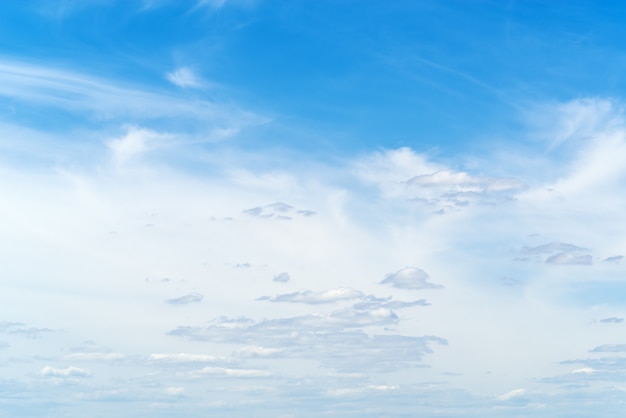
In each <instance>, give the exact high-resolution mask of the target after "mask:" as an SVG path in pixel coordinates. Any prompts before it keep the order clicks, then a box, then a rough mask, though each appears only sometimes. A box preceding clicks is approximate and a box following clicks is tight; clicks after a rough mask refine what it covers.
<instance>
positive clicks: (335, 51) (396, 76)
mask: <svg viewBox="0 0 626 418" xmlns="http://www.w3.org/2000/svg"><path fill="white" fill-rule="evenodd" d="M3 9H4V10H3V13H2V15H1V16H0V48H1V50H2V53H3V54H4V55H11V56H13V57H17V58H19V59H23V60H25V61H36V62H45V63H46V64H51V65H56V66H59V67H66V68H69V67H71V68H75V69H76V68H79V69H81V71H84V72H87V73H89V74H92V75H97V76H100V77H108V78H116V79H119V80H120V82H123V83H137V84H143V85H145V84H148V85H149V86H150V87H154V88H157V89H168V88H169V87H168V85H167V81H166V80H164V79H163V77H162V74H163V72H165V71H168V70H170V69H171V68H174V67H177V66H189V67H190V68H193V69H194V70H195V71H196V72H197V73H199V74H202V76H203V77H205V78H206V79H208V80H210V81H211V82H212V83H214V87H213V88H211V89H208V90H205V91H203V92H200V93H195V94H196V95H205V96H206V97H228V99H229V100H234V101H236V102H237V103H238V104H240V105H243V106H246V107H248V108H251V109H252V110H254V111H256V112H259V113H262V114H266V115H269V116H270V117H271V118H272V119H277V120H276V122H277V124H276V126H275V129H276V130H275V131H274V132H273V133H272V134H271V135H269V136H268V138H265V139H264V141H262V143H264V145H267V144H268V143H273V142H277V144H274V145H278V146H281V147H296V148H303V149H308V150H309V151H316V150H317V151H319V150H324V149H328V150H333V151H334V152H346V151H349V150H352V149H354V148H359V149H363V150H366V149H370V148H375V147H377V146H391V147H397V146H403V145H407V146H415V147H418V148H425V149H429V148H433V147H436V148H437V149H438V150H440V151H443V152H444V153H445V152H454V150H455V149H457V150H458V147H461V148H463V147H465V146H466V145H467V142H472V140H473V139H476V138H477V137H479V136H480V135H484V134H485V133H491V135H496V136H497V135H509V134H510V135H514V133H512V132H514V130H515V128H516V127H518V126H519V125H518V124H519V123H520V121H519V111H520V109H524V107H526V106H528V103H529V102H533V101H541V100H571V99H575V98H577V97H580V96H581V95H582V96H615V95H620V93H621V92H622V91H623V89H624V83H625V81H624V77H623V76H622V71H621V69H622V68H623V65H622V63H623V60H624V57H623V55H624V54H623V53H622V52H621V45H622V44H623V42H624V33H623V32H624V31H623V29H622V27H621V25H620V22H622V21H623V18H624V10H623V8H621V7H620V6H619V5H618V4H617V3H615V2H602V3H600V4H594V3H591V2H586V1H573V2H568V3H567V4H566V3H564V2H543V1H524V2H515V1H446V2H432V1H399V2H386V3H381V2H375V1H340V2H336V1H318V2H306V1H293V2H284V1H263V2H247V3H246V2H242V3H241V4H238V3H237V2H234V3H226V4H225V5H224V6H223V7H220V8H215V7H210V6H209V7H206V6H194V4H193V2H165V1H162V2H154V3H141V2H111V1H100V2H90V3H85V2H78V1H77V2H32V1H31V2H11V3H9V4H7V5H4V6H3ZM294 125H297V126H299V127H302V126H306V127H307V129H309V130H311V131H314V132H316V133H317V135H316V136H317V138H315V139H311V135H310V132H309V133H308V134H307V133H306V132H300V133H298V132H294V131H293V129H294ZM390 127H393V129H390ZM320 133H323V134H321V135H320ZM242 141H243V144H242V145H244V146H250V147H254V146H256V145H258V144H259V141H258V139H256V140H252V141H245V140H242Z"/></svg>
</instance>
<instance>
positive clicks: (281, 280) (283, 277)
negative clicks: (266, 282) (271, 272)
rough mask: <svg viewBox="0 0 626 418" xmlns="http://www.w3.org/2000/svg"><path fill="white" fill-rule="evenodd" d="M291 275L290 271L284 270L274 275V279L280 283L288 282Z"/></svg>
mask: <svg viewBox="0 0 626 418" xmlns="http://www.w3.org/2000/svg"><path fill="white" fill-rule="evenodd" d="M290 279H291V277H289V273H287V272H283V273H279V274H277V275H276V276H274V281H275V282H279V283H287V282H288V281H289V280H290Z"/></svg>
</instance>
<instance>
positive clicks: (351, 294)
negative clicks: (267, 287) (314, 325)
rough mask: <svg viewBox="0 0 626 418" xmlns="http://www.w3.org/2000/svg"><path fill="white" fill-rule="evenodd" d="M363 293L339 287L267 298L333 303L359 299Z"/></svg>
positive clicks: (295, 301) (272, 300)
mask: <svg viewBox="0 0 626 418" xmlns="http://www.w3.org/2000/svg"><path fill="white" fill-rule="evenodd" d="M364 296H365V295H364V294H363V293H362V292H360V291H358V290H355V289H349V288H344V287H339V288H336V289H329V290H323V291H320V292H313V291H311V290H300V291H298V292H294V293H286V294H283V295H276V296H274V297H271V298H269V299H268V300H269V301H271V302H291V303H308V304H318V303H334V302H338V301H342V300H352V299H360V298H363V297H364Z"/></svg>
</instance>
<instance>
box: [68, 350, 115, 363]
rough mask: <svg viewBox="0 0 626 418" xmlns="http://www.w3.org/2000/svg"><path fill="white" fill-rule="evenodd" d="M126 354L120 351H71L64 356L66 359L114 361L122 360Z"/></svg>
mask: <svg viewBox="0 0 626 418" xmlns="http://www.w3.org/2000/svg"><path fill="white" fill-rule="evenodd" d="M125 358H126V356H125V355H124V354H121V353H96V352H93V353H73V354H70V355H68V356H66V357H65V359H66V360H75V361H115V360H124V359H125Z"/></svg>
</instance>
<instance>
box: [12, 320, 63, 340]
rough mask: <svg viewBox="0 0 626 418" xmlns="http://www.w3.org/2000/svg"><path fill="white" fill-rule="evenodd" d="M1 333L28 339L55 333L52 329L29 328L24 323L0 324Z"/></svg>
mask: <svg viewBox="0 0 626 418" xmlns="http://www.w3.org/2000/svg"><path fill="white" fill-rule="evenodd" d="M0 332H1V333H6V334H14V335H22V336H25V337H27V338H39V337H40V336H41V335H43V334H47V333H51V332H53V330H52V329H50V328H35V327H27V326H26V324H24V323H22V322H6V321H4V322H0Z"/></svg>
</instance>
